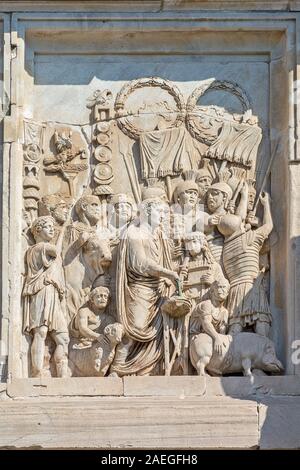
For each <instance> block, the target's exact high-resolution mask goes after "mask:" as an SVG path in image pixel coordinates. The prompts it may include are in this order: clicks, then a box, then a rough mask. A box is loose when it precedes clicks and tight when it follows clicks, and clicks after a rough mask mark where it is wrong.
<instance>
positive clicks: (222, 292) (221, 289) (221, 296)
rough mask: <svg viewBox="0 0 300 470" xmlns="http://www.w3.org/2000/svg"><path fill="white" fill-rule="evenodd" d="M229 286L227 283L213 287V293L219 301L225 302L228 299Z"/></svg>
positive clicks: (216, 284) (217, 283)
mask: <svg viewBox="0 0 300 470" xmlns="http://www.w3.org/2000/svg"><path fill="white" fill-rule="evenodd" d="M228 292H229V285H228V284H227V283H226V282H222V281H219V282H216V283H215V284H214V286H213V293H214V296H215V297H216V299H217V300H219V301H223V300H225V299H226V298H227V296H228Z"/></svg>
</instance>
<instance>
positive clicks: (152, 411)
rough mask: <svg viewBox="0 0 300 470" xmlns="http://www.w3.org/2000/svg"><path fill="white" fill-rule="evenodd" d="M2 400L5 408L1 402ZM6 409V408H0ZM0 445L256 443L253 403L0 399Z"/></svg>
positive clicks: (241, 445)
mask: <svg viewBox="0 0 300 470" xmlns="http://www.w3.org/2000/svg"><path fill="white" fill-rule="evenodd" d="M4 406H5V408H4ZM4 411H5V412H4ZM0 415H1V420H0V448H1V447H9V448H10V447H12V448H25V449H26V448H29V447H32V446H34V447H35V448H41V449H53V448H60V449H76V448H80V449H82V448H86V449H108V448H109V449H132V448H134V449H153V448H156V449H179V448H180V449H199V448H207V449H208V448H243V449H245V448H247V449H249V448H256V447H257V445H258V426H257V407H256V403H252V402H249V401H246V400H241V401H237V400H234V399H231V398H221V399H215V400H212V401H209V402H207V401H205V400H203V399H202V398H201V397H188V398H184V399H179V398H175V397H148V398H146V397H144V398H142V397H139V398H134V397H125V398H122V397H111V398H107V397H101V398H99V397H94V398H88V397H85V398H80V399H79V398H72V397H68V398H59V399H58V398H52V399H50V398H47V399H46V398H43V399H41V398H40V399H35V400H18V399H15V400H11V401H10V402H8V401H6V402H5V403H3V404H1V402H0Z"/></svg>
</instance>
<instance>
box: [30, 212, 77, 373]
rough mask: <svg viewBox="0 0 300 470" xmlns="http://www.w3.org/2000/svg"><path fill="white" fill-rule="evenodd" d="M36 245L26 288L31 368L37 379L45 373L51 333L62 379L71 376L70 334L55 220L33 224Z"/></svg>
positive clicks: (43, 219) (33, 247)
mask: <svg viewBox="0 0 300 470" xmlns="http://www.w3.org/2000/svg"><path fill="white" fill-rule="evenodd" d="M31 231H32V234H33V236H34V239H35V241H36V244H35V245H33V246H31V247H29V248H28V250H27V253H26V263H27V275H26V278H25V282H24V288H23V294H22V295H23V299H24V323H23V330H24V332H25V333H32V334H33V341H32V345H31V365H32V375H33V377H38V376H40V375H41V374H42V371H43V362H44V353H45V340H46V337H47V334H49V333H50V335H51V337H52V339H53V340H54V342H55V343H56V349H55V352H54V356H53V357H54V361H55V364H56V371H57V376H58V377H67V376H68V344H69V334H68V328H67V322H66V317H65V313H64V311H63V305H62V300H63V296H64V292H65V286H64V281H63V272H62V261H61V257H60V254H59V253H58V251H57V248H56V246H55V245H52V244H51V243H50V242H51V241H52V240H53V237H54V233H55V230H54V219H53V218H52V217H50V216H45V217H38V218H37V219H36V220H35V221H34V222H33V224H32V227H31Z"/></svg>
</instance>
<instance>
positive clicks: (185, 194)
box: [178, 189, 198, 208]
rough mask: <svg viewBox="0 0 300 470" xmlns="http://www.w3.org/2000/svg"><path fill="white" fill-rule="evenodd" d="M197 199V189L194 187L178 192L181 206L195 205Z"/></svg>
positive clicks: (189, 206) (190, 206)
mask: <svg viewBox="0 0 300 470" xmlns="http://www.w3.org/2000/svg"><path fill="white" fill-rule="evenodd" d="M197 200H198V191H196V190H195V189H186V190H185V191H182V193H180V194H179V197H178V202H179V204H180V206H181V207H187V208H192V207H195V205H196V204H197Z"/></svg>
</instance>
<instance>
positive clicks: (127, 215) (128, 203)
mask: <svg viewBox="0 0 300 470" xmlns="http://www.w3.org/2000/svg"><path fill="white" fill-rule="evenodd" d="M110 202H111V203H112V204H113V206H114V212H115V215H116V219H117V220H116V222H117V224H118V226H122V225H124V224H126V223H127V222H130V221H131V220H132V219H133V217H134V212H135V203H134V201H133V199H132V198H131V197H130V196H128V195H127V194H115V195H114V196H113V197H112V198H111V200H110Z"/></svg>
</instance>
